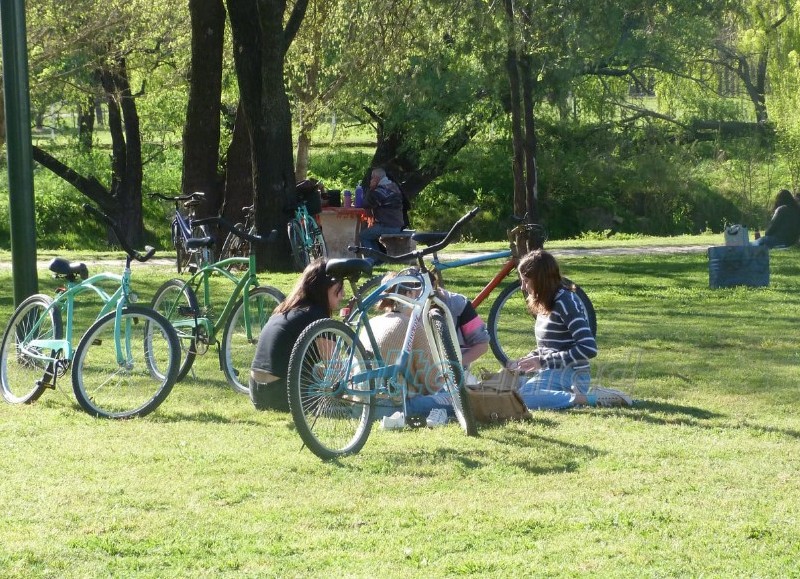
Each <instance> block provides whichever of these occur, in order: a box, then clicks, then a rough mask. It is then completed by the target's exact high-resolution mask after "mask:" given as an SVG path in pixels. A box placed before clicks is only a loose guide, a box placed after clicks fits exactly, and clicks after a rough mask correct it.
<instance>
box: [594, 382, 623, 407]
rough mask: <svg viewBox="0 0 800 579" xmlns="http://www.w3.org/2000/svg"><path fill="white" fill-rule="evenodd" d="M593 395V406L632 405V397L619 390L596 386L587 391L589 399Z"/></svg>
mask: <svg viewBox="0 0 800 579" xmlns="http://www.w3.org/2000/svg"><path fill="white" fill-rule="evenodd" d="M593 395H594V405H595V406H606V407H608V406H633V398H631V397H630V396H629V395H628V394H625V392H622V391H621V390H614V389H612V388H603V387H601V386H596V387H595V388H592V389H591V390H590V391H589V400H591V399H592V396H593Z"/></svg>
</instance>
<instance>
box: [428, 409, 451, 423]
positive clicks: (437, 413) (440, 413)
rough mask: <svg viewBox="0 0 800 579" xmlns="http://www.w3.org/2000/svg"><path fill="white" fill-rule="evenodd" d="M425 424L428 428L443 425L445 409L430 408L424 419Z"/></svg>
mask: <svg viewBox="0 0 800 579" xmlns="http://www.w3.org/2000/svg"><path fill="white" fill-rule="evenodd" d="M425 424H427V425H428V428H437V427H439V426H444V425H445V424H447V411H446V410H444V409H443V408H434V409H433V410H431V413H430V414H428V418H426V419H425Z"/></svg>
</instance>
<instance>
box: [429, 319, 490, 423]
mask: <svg viewBox="0 0 800 579" xmlns="http://www.w3.org/2000/svg"><path fill="white" fill-rule="evenodd" d="M430 322H431V329H432V330H433V344H431V348H433V349H434V352H433V355H434V363H435V364H436V374H437V377H438V378H439V380H440V381H443V385H442V387H443V388H444V390H445V391H446V392H447V393H448V394H450V398H451V399H452V401H453V411H454V412H455V414H456V419H457V420H458V423H459V424H460V425H461V428H462V429H463V430H464V432H465V433H466V435H467V436H478V425H477V423H476V422H475V416H474V414H473V413H472V407H471V406H470V403H469V396H468V395H467V386H466V384H465V383H464V368H463V367H462V366H461V362H459V356H458V352H457V351H456V347H455V344H454V342H453V334H452V333H451V332H450V325H449V324H448V323H447V319H446V318H445V316H444V314H443V313H442V312H441V311H440V310H438V309H435V308H434V309H431V311H430ZM426 382H427V383H429V384H430V383H432V382H431V381H430V380H426Z"/></svg>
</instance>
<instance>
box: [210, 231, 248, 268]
mask: <svg viewBox="0 0 800 579" xmlns="http://www.w3.org/2000/svg"><path fill="white" fill-rule="evenodd" d="M234 227H235V228H236V229H238V230H241V231H245V228H246V227H247V226H246V225H245V224H244V223H237V224H236V225H234ZM248 233H250V235H254V228H252V227H251V228H250V231H248ZM248 247H249V246H248V244H247V242H245V240H243V239H242V238H241V237H239V236H238V235H236V234H235V233H228V235H227V236H226V237H225V242H224V243H223V244H222V250H220V252H219V259H218V260H217V261H222V260H223V259H228V258H231V257H247V256H248V255H249V254H250V251H249V250H248ZM234 267H235V265H229V266H228V270H231V269H233V268H234Z"/></svg>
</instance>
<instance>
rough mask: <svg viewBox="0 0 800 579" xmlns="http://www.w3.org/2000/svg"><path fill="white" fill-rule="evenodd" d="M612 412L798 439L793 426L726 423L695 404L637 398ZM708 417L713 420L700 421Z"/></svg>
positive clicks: (799, 435)
mask: <svg viewBox="0 0 800 579" xmlns="http://www.w3.org/2000/svg"><path fill="white" fill-rule="evenodd" d="M593 411H595V409H591V408H588V409H584V410H582V412H586V413H591V412H593ZM658 414H663V415H665V416H663V417H662V416H658ZM616 415H617V416H626V417H628V418H631V419H633V420H637V421H640V422H646V423H648V424H654V425H658V426H666V425H676V424H677V425H683V426H695V427H698V428H714V429H720V428H722V429H726V428H727V429H731V430H742V429H745V430H752V431H754V432H759V433H762V434H781V435H783V436H788V437H789V438H800V431H798V430H795V429H793V428H778V427H775V426H766V425H763V424H757V423H754V422H752V421H749V420H744V421H742V422H738V421H737V422H733V423H730V424H726V423H725V422H721V421H720V420H719V419H730V418H731V417H730V416H728V415H727V414H720V413H718V412H712V411H710V410H706V409H704V408H698V407H696V406H682V405H679V404H670V403H668V402H656V401H653V400H637V401H636V403H635V405H634V406H633V408H630V409H626V410H625V411H624V413H619V414H616ZM711 420H713V421H714V422H704V421H711Z"/></svg>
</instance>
